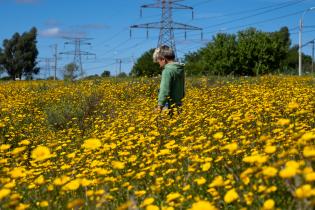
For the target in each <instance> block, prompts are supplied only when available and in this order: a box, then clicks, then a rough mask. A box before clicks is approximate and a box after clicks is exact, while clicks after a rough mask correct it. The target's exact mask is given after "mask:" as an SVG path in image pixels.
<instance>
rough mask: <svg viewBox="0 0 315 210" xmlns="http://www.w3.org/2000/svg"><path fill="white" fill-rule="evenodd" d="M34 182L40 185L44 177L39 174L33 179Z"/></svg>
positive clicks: (43, 181)
mask: <svg viewBox="0 0 315 210" xmlns="http://www.w3.org/2000/svg"><path fill="white" fill-rule="evenodd" d="M34 183H35V184H37V185H42V184H44V183H45V179H44V176H43V175H40V176H39V177H37V178H36V179H35V180H34Z"/></svg>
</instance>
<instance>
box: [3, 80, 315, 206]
mask: <svg viewBox="0 0 315 210" xmlns="http://www.w3.org/2000/svg"><path fill="white" fill-rule="evenodd" d="M158 85H159V79H158V78H157V79H146V78H143V79H120V80H115V79H96V80H82V81H76V82H73V83H70V82H68V83H67V82H64V81H31V82H29V81H15V82H3V83H0V209H17V210H19V209H121V210H122V209H147V210H158V209H162V210H172V209H192V210H211V209H244V210H245V209H263V210H271V209H314V206H315V183H314V182H315V171H314V169H313V167H315V162H314V161H315V145H314V142H315V79H314V78H313V77H293V76H292V77H289V76H265V77H256V78H237V79H233V78H223V79H220V78H218V79H213V78H187V82H186V90H187V91H186V97H185V99H184V105H183V109H182V111H181V113H180V114H179V115H177V114H175V115H174V116H173V117H172V118H170V117H169V115H168V114H167V113H166V112H163V113H161V114H159V113H157V112H155V111H154V109H155V106H156V103H157V102H156V98H157V90H158Z"/></svg>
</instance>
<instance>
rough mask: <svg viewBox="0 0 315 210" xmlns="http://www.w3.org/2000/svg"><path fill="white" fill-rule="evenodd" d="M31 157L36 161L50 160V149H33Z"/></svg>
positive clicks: (40, 147) (42, 147) (41, 147)
mask: <svg viewBox="0 0 315 210" xmlns="http://www.w3.org/2000/svg"><path fill="white" fill-rule="evenodd" d="M31 157H32V158H33V159H34V160H35V161H43V160H46V159H48V158H50V157H51V154H50V151H49V148H48V147H45V146H37V147H36V148H35V149H33V151H32V154H31Z"/></svg>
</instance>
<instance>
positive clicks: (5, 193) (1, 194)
mask: <svg viewBox="0 0 315 210" xmlns="http://www.w3.org/2000/svg"><path fill="white" fill-rule="evenodd" d="M10 193H11V190H10V189H6V188H4V189H1V190H0V200H2V199H3V198H5V197H7V196H8V195H9V194H10Z"/></svg>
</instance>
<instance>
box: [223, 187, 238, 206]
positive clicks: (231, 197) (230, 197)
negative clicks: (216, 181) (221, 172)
mask: <svg viewBox="0 0 315 210" xmlns="http://www.w3.org/2000/svg"><path fill="white" fill-rule="evenodd" d="M237 199H238V194H237V192H236V190H235V189H231V190H229V191H228V192H227V193H226V194H225V196H224V201H225V202H226V203H232V202H233V201H235V200H237Z"/></svg>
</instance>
